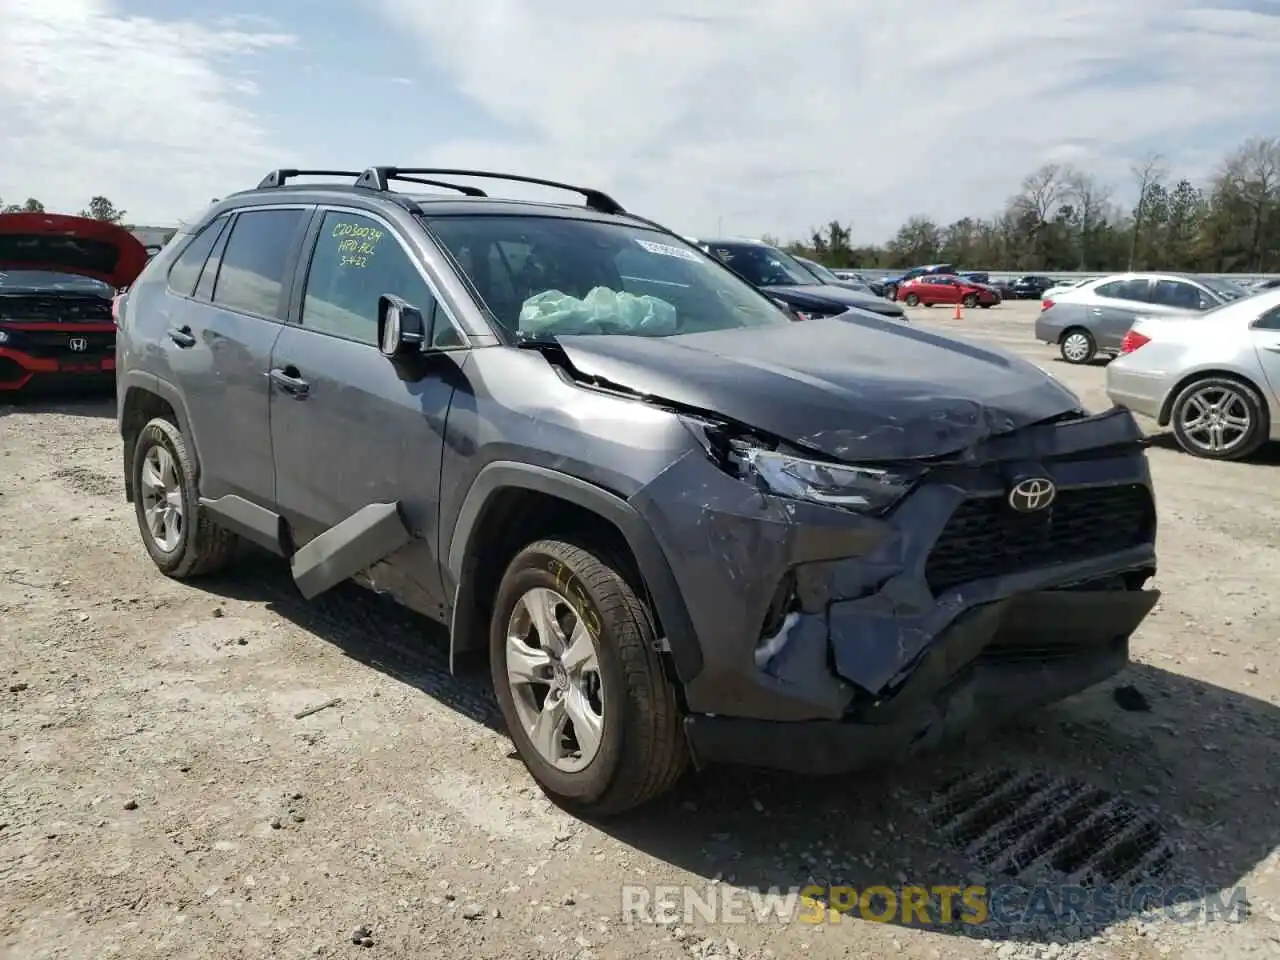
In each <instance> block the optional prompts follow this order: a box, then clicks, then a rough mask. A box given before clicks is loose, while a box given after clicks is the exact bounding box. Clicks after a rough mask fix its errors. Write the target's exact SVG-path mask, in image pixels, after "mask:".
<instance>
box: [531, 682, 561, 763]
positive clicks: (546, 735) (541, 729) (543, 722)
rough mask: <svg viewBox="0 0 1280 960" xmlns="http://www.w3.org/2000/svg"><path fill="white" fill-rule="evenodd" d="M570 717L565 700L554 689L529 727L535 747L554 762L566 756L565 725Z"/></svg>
mask: <svg viewBox="0 0 1280 960" xmlns="http://www.w3.org/2000/svg"><path fill="white" fill-rule="evenodd" d="M568 719H569V713H568V711H567V710H566V709H565V702H564V700H563V699H562V698H561V697H560V695H559V694H557V693H556V692H555V691H552V692H551V693H549V694H547V699H546V700H544V701H543V702H542V709H541V710H539V711H538V715H537V718H536V719H535V720H534V722H533V726H531V727H530V728H529V739H530V740H531V741H533V745H534V747H536V748H537V750H538V752H539V753H541V754H542V755H543V756H544V757H546V758H547V759H548V760H550V761H551V762H552V763H555V762H556V761H557V760H560V759H561V758H562V757H563V756H564V747H563V737H564V727H565V722H566V721H567V720H568Z"/></svg>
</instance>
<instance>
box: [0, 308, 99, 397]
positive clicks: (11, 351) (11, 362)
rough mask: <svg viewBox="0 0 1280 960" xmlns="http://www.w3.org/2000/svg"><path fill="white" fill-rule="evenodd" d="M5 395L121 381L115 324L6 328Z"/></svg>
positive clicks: (0, 377) (1, 359) (0, 384)
mask: <svg viewBox="0 0 1280 960" xmlns="http://www.w3.org/2000/svg"><path fill="white" fill-rule="evenodd" d="M0 329H3V330H4V332H5V334H6V336H5V338H4V342H3V343H0V392H12V391H17V390H24V389H28V388H30V387H38V386H42V385H43V386H49V387H53V386H57V385H61V384H78V383H84V382H86V381H103V382H106V381H109V380H111V379H112V378H113V377H114V376H115V369H116V353H115V338H116V328H115V324H111V323H76V324H70V323H42V322H41V323H12V324H5V325H3V327H0Z"/></svg>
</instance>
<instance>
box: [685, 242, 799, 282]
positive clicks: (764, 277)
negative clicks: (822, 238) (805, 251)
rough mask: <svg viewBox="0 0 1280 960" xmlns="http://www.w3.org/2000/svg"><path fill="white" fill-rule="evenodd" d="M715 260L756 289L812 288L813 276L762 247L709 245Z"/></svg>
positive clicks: (785, 257)
mask: <svg viewBox="0 0 1280 960" xmlns="http://www.w3.org/2000/svg"><path fill="white" fill-rule="evenodd" d="M708 246H709V247H710V248H711V253H712V255H713V256H715V257H716V258H717V259H719V260H722V261H724V262H725V263H727V264H728V265H729V266H730V267H731V268H732V269H734V270H736V271H737V272H738V273H740V274H741V275H742V276H744V277H746V278H747V281H748V282H749V283H753V284H755V285H756V286H757V287H779V286H782V287H785V286H797V285H798V286H812V285H813V280H814V277H813V274H811V273H810V272H809V271H808V270H806V269H805V268H804V267H802V266H801V265H800V264H799V263H797V262H796V261H795V260H793V259H791V257H789V256H787V254H785V253H783V252H782V251H781V250H775V249H774V248H773V247H766V246H765V245H764V244H761V243H717V242H715V241H712V242H711V243H709V244H708Z"/></svg>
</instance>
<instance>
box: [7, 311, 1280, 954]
mask: <svg viewBox="0 0 1280 960" xmlns="http://www.w3.org/2000/svg"><path fill="white" fill-rule="evenodd" d="M1033 311H1034V305H1030V306H1028V305H1006V306H1003V307H1001V308H998V309H996V310H992V311H982V312H974V314H973V315H971V316H969V317H967V318H966V319H964V320H962V321H952V320H951V319H949V313H950V311H948V310H943V309H939V308H935V309H934V310H930V311H926V310H917V311H914V314H915V317H914V319H916V320H920V321H925V322H929V323H931V324H932V325H936V326H939V327H944V328H948V329H957V328H959V329H961V330H963V331H964V332H966V333H968V334H971V335H973V336H975V337H977V338H979V339H986V340H989V341H992V342H996V343H999V344H1000V345H1002V346H1006V347H1010V348H1013V349H1016V350H1018V351H1020V352H1022V353H1024V354H1025V355H1028V356H1032V357H1034V358H1036V359H1037V360H1038V361H1040V362H1042V363H1044V365H1045V366H1046V367H1047V368H1048V369H1051V370H1052V371H1053V372H1054V373H1055V374H1057V375H1059V376H1060V377H1062V378H1063V379H1064V380H1066V381H1067V382H1069V383H1070V384H1071V385H1072V386H1073V387H1075V388H1077V389H1078V390H1080V391H1081V392H1082V393H1083V395H1084V396H1085V398H1086V400H1087V401H1088V403H1089V404H1090V405H1091V406H1093V407H1094V408H1095V409H1097V408H1101V407H1102V406H1104V405H1105V397H1104V396H1103V394H1102V392H1101V388H1102V382H1103V371H1102V368H1101V367H1100V366H1098V367H1093V368H1086V369H1077V368H1067V367H1065V366H1064V365H1062V364H1060V363H1057V362H1055V361H1054V360H1052V359H1051V351H1049V350H1048V349H1047V348H1044V347H1040V346H1038V345H1035V344H1033V343H1031V342H1030V337H1029V317H1030V316H1031V315H1032V313H1033ZM112 417H113V411H112V408H111V405H110V403H109V402H106V401H83V402H71V401H67V402H57V403H52V404H32V403H26V404H22V405H19V406H16V407H15V406H5V405H0V671H3V681H0V683H2V685H0V736H2V737H3V745H4V751H3V755H2V756H3V761H2V766H0V782H2V786H0V824H2V825H3V826H0V936H2V937H3V943H4V948H5V951H6V953H7V955H8V956H12V957H15V958H19V957H21V958H24V960H25V958H29V960H35V958H40V957H59V958H62V957H66V958H72V957H74V958H79V957H85V958H89V957H93V958H98V957H144V956H145V957H202V958H230V957H246V958H249V957H252V958H265V957H272V958H275V957H281V958H303V957H312V956H323V957H340V956H349V955H362V954H363V953H365V952H367V955H369V956H381V957H388V958H390V957H395V958H401V957H403V958H414V960H418V958H429V957H444V956H448V957H451V958H461V957H504V958H511V960H520V958H533V957H564V958H569V957H582V958H587V957H600V958H607V957H617V958H622V957H637V958H638V957H653V958H689V957H696V958H702V960H709V958H713V957H732V956H741V957H748V958H755V957H762V956H776V957H779V958H782V957H797V956H812V957H835V956H840V957H843V956H857V957H867V958H877V957H886V956H903V957H916V958H925V957H936V958H941V957H946V958H948V960H951V958H955V960H964V958H969V957H982V956H999V957H1004V958H1011V957H1071V956H1092V957H1108V958H1110V957H1115V958H1122V957H1134V958H1154V957H1195V958H1201V957H1211V956H1223V957H1239V956H1242V955H1247V954H1251V953H1255V952H1256V954H1257V955H1259V956H1261V955H1269V954H1276V953H1280V924H1278V923H1277V921H1280V913H1277V912H1276V911H1277V905H1278V904H1280V899H1278V898H1280V882H1278V877H1277V873H1276V865H1277V862H1278V861H1277V856H1276V854H1275V852H1274V851H1275V848H1276V846H1277V840H1278V838H1280V811H1278V810H1277V807H1280V800H1278V799H1277V789H1276V787H1277V780H1276V774H1275V770H1276V769H1277V760H1278V759H1280V704H1278V700H1277V697H1278V695H1280V682H1278V681H1280V677H1278V674H1277V666H1278V665H1280V658H1278V657H1277V654H1276V648H1275V644H1276V641H1277V638H1278V637H1280V629H1278V628H1280V609H1278V608H1277V604H1276V600H1275V596H1276V590H1275V586H1276V584H1277V583H1280V532H1277V531H1280V505H1278V501H1277V498H1276V493H1275V491H1276V483H1275V476H1276V474H1275V473H1274V471H1275V470H1276V469H1277V466H1276V465H1277V463H1280V454H1278V453H1276V452H1275V451H1270V452H1267V453H1265V454H1264V455H1263V457H1262V458H1261V459H1260V460H1259V461H1258V462H1254V463H1248V464H1209V463H1202V462H1198V461H1194V460H1192V459H1190V458H1188V457H1186V456H1184V455H1182V454H1180V453H1178V452H1177V451H1176V450H1174V449H1173V448H1172V447H1171V446H1168V445H1165V446H1157V447H1156V448H1155V449H1153V450H1152V453H1151V462H1152V469H1153V471H1154V473H1155V477H1156V481H1157V485H1158V495H1159V507H1160V519H1161V523H1162V528H1161V532H1160V552H1161V569H1160V574H1159V577H1158V582H1157V584H1156V585H1157V586H1158V587H1159V588H1161V589H1162V590H1163V591H1164V596H1163V599H1162V601H1161V603H1160V605H1159V606H1158V607H1157V609H1156V612H1155V613H1154V614H1153V615H1152V617H1151V618H1150V619H1149V620H1148V621H1147V623H1146V624H1145V625H1144V627H1143V628H1142V630H1141V632H1140V635H1139V636H1138V637H1137V638H1136V639H1135V644H1134V647H1135V657H1136V662H1135V663H1134V665H1133V667H1132V668H1131V669H1130V670H1129V671H1128V672H1127V673H1126V674H1125V675H1124V676H1123V677H1121V678H1119V679H1117V680H1116V681H1113V682H1110V683H1107V684H1105V685H1104V686H1102V687H1101V688H1098V689H1095V690H1092V691H1089V692H1088V693H1086V694H1084V695H1082V696H1080V697H1078V698H1076V699H1075V700H1073V701H1071V702H1069V703H1067V704H1064V705H1061V706H1060V707H1058V708H1056V709H1054V710H1052V711H1049V712H1046V713H1045V714H1043V715H1040V716H1035V717H1028V718H1026V719H1025V721H1024V722H1023V723H1022V724H1021V725H1020V726H1018V727H1016V728H1013V729H1010V730H1008V731H1005V732H1002V733H1000V734H999V735H996V736H990V737H986V738H984V742H980V743H978V744H976V745H975V746H973V747H971V748H967V749H965V750H963V751H959V750H957V751H953V752H952V753H951V754H950V755H947V756H938V757H936V758H932V759H931V760H930V761H929V762H927V763H924V764H919V765H917V766H916V767H915V768H912V769H899V770H895V771H892V772H888V773H884V774H881V773H876V774H874V775H868V776H860V777H847V778H840V779H833V780H820V781H813V780H794V779H789V778H786V777H778V776H770V775H761V774H755V773H750V772H746V771H734V770H730V771H716V772H715V773H714V774H705V775H703V776H702V777H695V776H691V777H690V778H688V780H687V782H686V783H684V784H683V785H682V787H681V788H680V789H679V790H678V791H677V792H676V794H675V795H674V796H672V797H670V798H669V799H667V800H664V801H663V802H661V803H659V804H658V805H657V806H656V807H653V808H650V809H647V810H645V811H643V812H641V813H639V814H636V815H633V816H631V817H629V818H627V819H625V820H623V821H621V822H618V823H610V824H608V825H606V826H604V827H596V826H591V825H587V824H584V823H581V822H577V821H575V820H573V819H571V818H569V817H567V816H565V815H564V814H562V813H561V812H559V811H557V810H556V809H555V808H553V807H552V806H550V805H549V804H548V803H547V802H546V801H545V800H544V799H543V798H542V797H541V795H540V794H539V793H538V792H537V790H536V789H535V788H534V787H533V785H532V782H531V781H530V779H529V777H528V776H527V775H526V773H525V771H524V768H523V767H522V766H521V765H520V764H519V762H518V761H516V760H515V759H513V758H512V757H511V755H510V746H509V743H508V742H507V740H506V739H505V737H504V736H503V735H502V734H501V732H500V725H499V724H498V723H497V722H496V721H495V714H496V711H495V709H494V707H493V705H492V703H491V700H490V697H489V694H488V692H487V690H486V687H485V683H484V682H483V678H477V679H472V680H464V681H456V680H453V679H451V678H450V677H448V675H447V673H446V671H445V669H444V663H445V658H444V654H443V649H444V647H443V638H442V635H441V632H440V631H439V630H438V629H433V628H431V627H430V626H429V625H426V624H424V623H423V622H421V621H418V620H417V619H415V618H414V617H412V616H409V615H406V614H404V613H401V612H398V611H397V610H394V609H389V608H388V607H386V606H384V605H383V604H381V603H380V602H377V601H376V600H374V599H373V598H371V597H367V596H365V595H363V594H361V593H360V592H359V591H358V590H356V589H355V588H352V589H351V590H350V591H338V595H337V596H333V597H331V598H329V599H327V600H325V601H324V602H323V603H319V604H316V605H308V604H305V603H304V602H303V601H301V600H300V599H299V598H298V597H297V595H296V593H295V592H294V591H293V589H292V586H291V583H290V581H289V579H288V576H287V571H286V570H285V569H284V568H283V566H282V565H281V564H280V563H278V562H276V561H272V560H270V559H266V558H257V557H254V556H248V557H246V559H245V562H244V564H243V565H242V567H241V568H240V570H239V572H238V573H237V575H236V576H234V577H227V578H222V579H218V580H214V581H211V582H207V583H202V584H201V585H200V586H185V585H180V584H178V583H174V582H171V581H168V580H166V579H165V578H163V577H161V576H160V575H159V574H158V573H157V572H156V571H155V570H154V568H153V567H152V565H151V563H150V561H149V560H148V559H147V557H146V554H145V553H144V551H143V549H142V547H141V544H140V543H139V537H138V533H137V530H136V527H135V525H134V520H133V514H132V510H131V508H130V507H129V506H128V505H127V504H126V503H125V502H124V500H123V495H122V488H121V480H120V468H119V455H118V450H117V438H116V434H115V422H114V420H113V419H112ZM1130 686H1132V687H1133V688H1135V689H1136V691H1137V694H1136V696H1135V694H1134V693H1133V691H1125V692H1127V693H1128V696H1125V695H1124V693H1122V694H1121V695H1120V696H1119V697H1117V696H1116V694H1115V690H1116V689H1117V688H1127V687H1130ZM339 698H340V702H338V703H336V705H333V706H330V707H328V708H327V709H323V710H320V711H319V712H316V713H313V714H310V715H308V716H303V717H301V718H299V717H298V716H297V714H299V713H300V712H302V711H305V710H306V709H307V708H309V707H313V706H317V705H321V704H324V703H326V702H328V701H331V700H337V699H339ZM1135 700H1136V701H1139V702H1132V701H1135ZM1120 701H1123V705H1124V706H1127V707H1129V708H1130V709H1122V705H1121V703H1120ZM1144 705H1145V706H1149V709H1147V710H1142V709H1132V708H1134V707H1142V706H1144ZM986 769H997V770H1009V771H1010V773H1009V774H1008V776H1010V777H1015V778H1016V777H1018V776H1022V777H1026V776H1054V777H1064V778H1068V779H1069V780H1071V781H1073V782H1076V781H1078V782H1080V783H1082V784H1084V785H1085V786H1088V785H1093V786H1097V787H1101V788H1103V789H1104V790H1106V791H1109V792H1110V793H1111V794H1113V795H1115V796H1117V797H1119V798H1120V799H1119V800H1116V801H1115V802H1117V803H1124V802H1127V803H1130V804H1132V805H1133V806H1134V807H1136V808H1139V809H1141V810H1143V811H1145V812H1146V813H1147V814H1148V815H1150V816H1151V817H1153V818H1154V819H1155V821H1157V822H1158V823H1159V824H1160V826H1161V827H1162V828H1163V830H1164V834H1165V836H1164V841H1163V842H1165V843H1167V844H1168V845H1169V849H1170V850H1171V851H1172V852H1173V857H1172V860H1171V861H1170V862H1169V864H1168V865H1167V869H1166V872H1165V873H1164V874H1162V876H1163V877H1165V878H1166V879H1164V880H1162V881H1161V882H1164V883H1166V884H1167V883H1168V882H1170V881H1169V880H1168V879H1167V878H1173V877H1181V878H1184V879H1190V880H1192V881H1193V882H1195V883H1197V884H1201V885H1207V886H1209V887H1211V888H1213V889H1224V888H1232V887H1235V886H1237V885H1243V886H1244V887H1246V889H1247V898H1248V901H1249V903H1250V904H1251V911H1250V913H1251V915H1250V917H1249V918H1248V919H1247V920H1244V921H1242V922H1235V923H1227V922H1221V921H1220V922H1217V923H1212V924H1205V923H1190V924H1177V923H1173V922H1170V921H1168V920H1167V919H1166V920H1161V919H1160V918H1158V917H1150V918H1147V919H1137V920H1134V919H1129V920H1121V921H1117V922H1115V923H1112V924H1110V925H1108V926H1105V927H1104V928H1102V929H1096V928H1092V927H1089V926H1088V925H1082V924H1075V923H1062V924H1055V925H1052V928H1051V929H1049V930H1047V931H1046V930H1037V929H1036V928H1034V927H1031V928H1026V929H1020V930H1016V931H1013V932H1011V933H1010V932H1001V933H996V932H994V931H991V930H985V931H983V930H975V929H973V928H964V929H957V928H955V927H949V928H936V929H931V930H927V931H926V930H922V929H913V928H910V927H907V926H903V925H900V924H896V923H875V922H870V921H867V920H863V919H851V918H845V919H843V920H842V921H840V922H838V923H827V924H821V925H809V924H802V923H799V922H796V923H792V924H787V925H783V924H779V923H777V922H767V923H755V922H752V923H738V924H731V923H720V924H707V923H705V922H702V921H701V920H698V919H697V918H696V917H695V918H694V922H692V923H685V922H683V921H681V922H679V923H677V924H668V925H640V926H627V925H624V924H623V923H621V900H620V897H621V893H620V890H621V886H622V885H623V884H644V885H650V886H652V885H656V884H693V885H696V886H697V887H699V888H706V887H707V885H708V884H709V883H711V882H715V883H717V884H719V885H720V887H721V888H725V887H727V886H732V885H737V886H739V887H751V886H755V887H762V888H767V887H769V886H770V885H779V886H782V887H786V886H789V885H804V884H807V883H810V882H817V883H819V884H822V883H828V882H830V883H849V884H853V885H855V886H857V887H859V888H864V887H866V886H867V885H868V884H874V883H884V884H888V885H890V886H897V885H899V884H901V883H904V882H911V883H921V884H924V885H926V886H931V885H936V884H965V883H970V882H982V883H985V882H987V881H988V880H989V879H990V876H989V874H988V873H987V872H986V871H985V868H984V864H983V858H982V857H981V856H978V855H977V854H975V849H974V848H968V849H964V848H963V844H961V843H958V842H957V841H956V840H955V835H954V833H948V828H947V823H946V822H944V820H945V819H946V818H947V817H952V818H953V821H954V818H955V817H956V816H957V815H958V814H957V811H958V810H959V814H963V812H964V811H963V810H961V809H959V808H960V807H962V806H963V805H964V803H966V802H972V798H970V800H968V801H966V800H964V799H963V797H961V795H960V794H957V793H953V794H949V795H947V797H948V798H949V800H950V801H951V806H950V807H948V808H947V810H943V811H942V812H941V814H938V812H937V811H936V810H935V811H934V812H933V813H931V812H930V807H929V805H930V803H931V802H933V801H935V800H937V799H938V797H939V791H940V790H941V788H942V784H943V783H944V781H946V780H947V779H948V778H950V777H951V776H953V775H955V774H956V773H957V772H973V771H982V770H986ZM1079 789H1080V790H1083V789H1085V787H1084V786H1082V787H1080V788H1079ZM962 792H963V791H962ZM1015 806H1016V805H1015ZM1017 813H1018V811H1017V810H1016V809H1015V808H1010V810H1007V811H1005V812H1004V815H1005V817H1006V819H1007V818H1009V817H1016V816H1017ZM952 825H953V826H954V822H953V823H952ZM361 928H363V929H361ZM353 932H354V933H356V934H358V936H357V937H355V938H354V939H357V940H358V939H362V938H364V937H366V936H367V937H368V940H367V941H366V944H365V945H357V944H356V943H353ZM369 944H371V946H370V945H369Z"/></svg>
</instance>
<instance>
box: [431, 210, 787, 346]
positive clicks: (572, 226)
mask: <svg viewBox="0 0 1280 960" xmlns="http://www.w3.org/2000/svg"><path fill="white" fill-rule="evenodd" d="M427 223H428V226H429V228H430V229H431V231H432V233H433V234H434V235H435V236H436V237H437V238H438V239H439V241H440V242H441V243H442V244H443V245H444V247H445V248H446V249H447V250H448V252H449V254H450V255H451V256H452V257H453V259H454V260H455V261H456V263H457V265H458V267H459V269H460V270H461V272H462V273H463V275H464V276H465V277H466V279H467V280H468V281H470V284H471V286H472V287H473V288H474V290H475V292H476V294H477V295H478V296H479V298H480V300H481V301H482V303H483V304H484V306H485V307H486V308H487V309H488V311H489V312H490V313H491V314H492V315H493V317H494V318H495V319H496V320H497V321H498V323H500V324H501V325H502V326H503V327H504V328H505V329H507V330H508V331H510V332H511V333H513V334H515V335H517V336H520V337H523V338H535V339H541V338H546V337H554V336H557V335H559V334H579V333H589V334H623V335H631V336H649V337H663V336H672V335H675V334H683V333H702V332H705V331H709V330H726V329H734V328H740V327H759V326H769V325H782V324H789V323H791V322H792V321H791V318H790V317H789V316H788V315H787V314H785V313H784V312H783V311H782V310H781V309H780V308H779V307H778V306H777V305H775V304H774V303H773V301H771V300H770V299H769V298H768V297H765V296H763V295H762V294H761V293H760V292H759V291H757V290H753V289H752V288H751V287H750V286H748V285H747V284H745V283H743V282H742V281H741V280H740V279H738V278H737V277H735V276H734V275H733V274H732V273H730V272H729V271H728V270H725V269H724V268H723V267H721V266H720V265H719V264H717V263H715V262H714V261H713V260H712V259H711V258H710V257H708V256H707V255H706V254H705V253H703V252H702V251H701V250H698V249H697V248H695V247H691V246H689V245H688V244H687V243H685V242H684V241H683V240H679V239H678V238H676V237H672V236H669V235H667V234H663V233H659V232H657V231H655V230H649V229H645V228H642V227H632V226H627V225H623V224H618V223H601V222H598V221H594V220H579V219H570V218H565V217H540V216H456V217H455V216H449V217H435V218H431V219H429V220H428V221H427Z"/></svg>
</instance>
